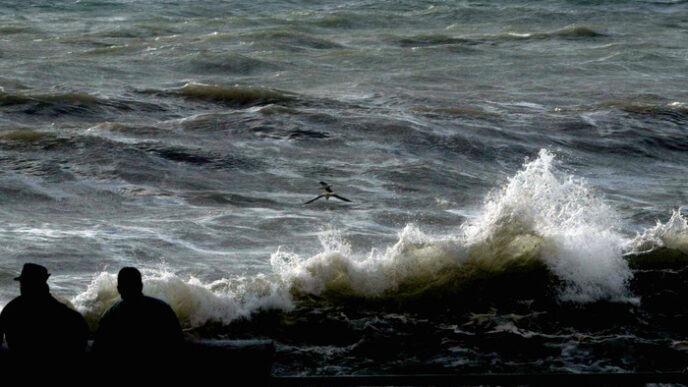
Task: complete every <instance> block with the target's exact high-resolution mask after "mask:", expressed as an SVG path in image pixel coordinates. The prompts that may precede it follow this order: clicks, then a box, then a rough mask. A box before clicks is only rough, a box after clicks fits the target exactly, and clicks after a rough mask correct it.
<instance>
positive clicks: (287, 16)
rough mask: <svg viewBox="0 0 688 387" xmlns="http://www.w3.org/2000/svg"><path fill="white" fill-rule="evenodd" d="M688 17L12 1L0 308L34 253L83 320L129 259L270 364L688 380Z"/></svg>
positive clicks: (573, 4) (163, 293) (516, 6)
mask: <svg viewBox="0 0 688 387" xmlns="http://www.w3.org/2000/svg"><path fill="white" fill-rule="evenodd" d="M687 15H688V3H687V2H685V1H616V2H596V1H537V2H535V1H520V2H498V1H495V2H487V3H484V2H459V1H393V2H392V1H373V0H369V1H347V2H340V1H337V2H320V1H319V2H314V1H313V2H311V1H289V2H287V1H254V2H244V1H219V0H202V1H201V0H196V1H163V0H146V1H128V0H113V1H76V2H75V1H45V0H33V1H13V0H10V1H4V2H3V4H2V5H0V166H1V170H0V191H1V192H0V216H1V217H2V220H3V222H2V226H1V227H0V263H1V265H0V301H1V303H2V304H5V303H6V302H8V301H9V300H10V299H11V298H12V297H13V296H14V295H16V294H17V292H18V290H17V288H16V283H14V281H12V278H13V277H14V276H15V275H16V273H17V272H18V271H19V270H20V267H21V265H22V264H23V263H24V262H28V261H33V262H39V263H42V264H44V265H46V266H48V267H49V269H50V270H51V272H52V273H53V275H52V277H51V282H50V284H51V287H52V289H53V293H55V294H58V295H62V296H63V297H65V298H67V299H70V300H71V302H72V303H73V304H74V305H75V307H77V308H78V309H79V310H80V311H81V312H82V313H84V314H85V315H86V316H87V318H88V320H89V322H90V323H91V324H93V326H94V327H95V324H96V323H97V319H98V316H99V315H100V314H101V313H102V312H103V311H104V310H105V309H106V308H107V307H108V305H109V304H111V303H112V302H113V301H114V300H115V299H116V298H117V293H116V289H115V273H116V272H117V270H118V269H119V268H120V267H121V266H123V265H136V266H139V267H141V268H143V269H144V274H145V276H146V281H145V286H146V287H145V291H146V292H147V293H149V294H151V295H154V296H157V297H160V298H163V299H165V300H166V301H168V302H169V303H170V304H171V305H172V306H173V307H174V309H175V310H176V311H177V313H178V315H179V317H180V319H182V322H183V324H184V325H185V327H186V328H188V329H189V330H188V335H189V336H190V337H203V338H270V339H273V340H274V341H275V343H276V345H277V348H278V353H277V361H276V364H275V368H274V371H275V372H276V373H278V374H353V373H360V374H369V373H388V372H393V373H416V372H463V371H470V372H484V371H490V372H519V371H526V372H537V371H576V372H597V371H600V372H618V371H655V370H666V371H671V370H677V369H681V368H683V367H685V365H686V363H688V342H687V340H688V337H687V336H688V330H687V329H686V319H687V317H686V316H687V313H688V309H687V303H686V301H685V300H686V296H687V295H688V287H687V286H688V285H687V284H688V269H687V268H686V266H687V265H688V256H687V254H688V221H687V219H686V217H685V214H684V213H682V206H684V205H686V204H687V202H688V194H687V193H686V192H687V191H686V188H685V187H686V186H687V183H688V174H687V173H686V172H687V171H688V168H687V167H686V165H687V164H686V161H688V152H687V151H688V136H686V134H688V132H687V125H688V17H687ZM319 181H326V182H328V183H330V184H332V186H333V187H334V189H335V190H336V191H337V192H338V193H339V194H341V195H342V196H344V197H348V198H350V199H352V200H353V202H352V203H345V202H339V201H336V199H331V200H329V201H324V200H320V201H317V202H314V203H312V204H309V205H304V204H303V203H304V202H306V201H307V200H310V199H312V198H313V197H315V196H316V195H318V194H320V193H321V190H320V187H319V184H318V182H319Z"/></svg>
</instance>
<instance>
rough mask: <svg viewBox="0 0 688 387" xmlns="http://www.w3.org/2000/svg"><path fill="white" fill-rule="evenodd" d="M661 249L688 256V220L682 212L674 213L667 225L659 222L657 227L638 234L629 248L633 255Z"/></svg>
mask: <svg viewBox="0 0 688 387" xmlns="http://www.w3.org/2000/svg"><path fill="white" fill-rule="evenodd" d="M659 247H666V248H669V249H673V250H679V251H681V252H682V253H684V254H688V219H686V217H685V216H683V215H681V212H680V211H673V213H672V214H671V218H670V219H669V221H667V222H666V223H662V222H660V221H657V224H656V225H655V227H653V228H651V229H648V230H645V231H644V232H643V233H640V234H638V235H637V236H636V237H635V238H634V239H633V240H632V241H630V242H629V243H628V247H627V248H628V250H629V251H630V252H632V253H640V252H645V251H650V250H653V249H656V248H659Z"/></svg>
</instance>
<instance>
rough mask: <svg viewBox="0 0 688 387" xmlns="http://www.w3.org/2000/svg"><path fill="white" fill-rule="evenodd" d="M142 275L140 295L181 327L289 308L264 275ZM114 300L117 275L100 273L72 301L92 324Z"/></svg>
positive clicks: (162, 272) (147, 272)
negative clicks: (163, 307)
mask: <svg viewBox="0 0 688 387" xmlns="http://www.w3.org/2000/svg"><path fill="white" fill-rule="evenodd" d="M142 274H143V282H144V289H143V290H144V294H146V295H148V296H152V297H156V298H159V299H161V300H163V301H165V302H167V303H168V304H169V305H170V306H171V307H172V309H174V311H175V313H176V314H177V317H179V320H180V321H181V322H182V325H183V326H185V327H200V326H203V325H205V324H207V323H223V324H228V323H230V322H231V321H233V320H235V319H238V318H247V317H250V315H251V314H252V313H254V312H256V311H259V310H263V309H281V310H290V309H291V308H292V307H293V304H292V301H291V299H290V297H289V294H288V292H285V291H283V289H281V288H280V282H279V281H274V280H272V279H269V278H268V277H267V276H265V275H258V276H256V277H253V278H238V279H232V280H230V279H221V280H218V281H215V282H211V283H203V282H202V281H200V280H198V279H196V278H190V279H186V280H185V279H182V278H181V277H179V276H177V275H175V274H173V273H170V272H168V271H166V270H154V269H144V270H142ZM118 300H119V294H118V293H117V274H113V273H107V272H103V273H100V274H99V275H98V276H96V277H95V278H94V280H93V281H92V282H91V284H90V286H89V287H88V289H87V290H86V291H85V292H83V293H82V294H80V295H78V296H77V297H76V298H75V299H74V300H72V303H73V304H74V305H75V307H76V308H77V309H78V310H79V311H81V312H82V313H83V314H84V315H85V317H86V320H87V321H88V323H89V325H90V326H91V327H95V326H96V325H97V321H98V320H99V319H100V316H102V314H103V313H104V312H105V311H106V310H107V308H109V307H110V306H111V305H112V304H114V303H115V302H117V301H118Z"/></svg>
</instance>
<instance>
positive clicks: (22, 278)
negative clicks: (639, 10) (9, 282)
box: [0, 263, 88, 360]
mask: <svg viewBox="0 0 688 387" xmlns="http://www.w3.org/2000/svg"><path fill="white" fill-rule="evenodd" d="M48 277H50V274H49V273H48V270H47V269H46V268H45V267H43V266H41V265H36V264H34V263H27V264H25V265H24V267H23V268H22V272H21V274H20V275H19V277H17V278H15V281H19V288H20V293H21V295H20V296H19V297H17V298H15V299H14V300H12V301H10V302H9V303H8V304H7V306H5V308H4V309H3V310H2V313H0V343H2V337H3V336H4V337H5V339H6V340H7V347H8V348H9V350H10V352H11V353H13V354H15V355H20V356H31V357H32V358H36V357H38V358H46V357H54V358H55V359H56V360H63V359H64V357H63V356H64V355H67V356H68V357H69V356H77V355H80V354H83V353H84V351H85V350H86V342H87V340H88V326H87V325H86V321H85V320H84V318H83V317H82V316H81V314H80V313H79V312H77V311H74V310H72V309H70V308H69V307H68V306H67V305H65V304H63V303H61V302H59V301H57V300H56V299H55V298H53V296H52V295H50V288H49V287H48V283H47V281H48Z"/></svg>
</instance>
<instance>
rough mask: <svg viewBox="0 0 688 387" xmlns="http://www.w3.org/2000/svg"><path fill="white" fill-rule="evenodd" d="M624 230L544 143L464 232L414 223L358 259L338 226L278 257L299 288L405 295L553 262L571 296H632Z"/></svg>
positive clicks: (281, 270) (284, 274)
mask: <svg viewBox="0 0 688 387" xmlns="http://www.w3.org/2000/svg"><path fill="white" fill-rule="evenodd" d="M615 230H616V217H615V216H614V214H613V212H612V211H611V210H610V209H609V208H608V207H607V206H606V205H605V204H604V203H603V202H602V201H601V200H600V199H598V198H597V197H595V196H594V194H593V193H592V192H591V191H590V189H589V188H588V187H587V185H586V183H585V181H583V180H581V179H576V178H574V177H571V176H561V177H560V176H558V175H557V174H556V173H555V171H554V157H553V155H552V154H551V153H549V152H548V151H545V150H543V151H541V152H540V156H539V158H537V159H536V160H534V161H532V162H529V163H527V164H526V165H525V167H524V169H523V170H522V171H520V172H519V173H518V174H516V176H514V177H512V178H511V179H510V180H509V183H508V184H507V185H505V186H504V187H503V188H502V189H500V190H498V191H495V192H494V193H492V194H491V195H489V197H488V200H487V201H486V203H485V204H484V207H483V210H482V211H481V214H480V215H479V216H478V217H476V218H474V219H472V220H469V221H468V222H467V223H465V224H463V225H462V226H461V227H460V228H459V229H458V230H457V232H456V234H455V235H449V236H439V237H438V236H430V235H427V234H425V233H423V232H422V231H420V230H419V229H418V228H417V227H415V226H413V225H409V226H407V227H406V228H405V229H404V230H403V231H402V232H401V233H400V234H399V241H398V242H397V243H396V244H395V245H394V246H392V247H389V248H387V249H386V250H384V251H379V250H373V251H371V252H370V253H369V254H368V255H366V256H363V257H357V256H356V255H355V254H353V253H352V251H351V248H350V246H348V245H347V244H346V243H345V242H343V241H342V240H341V238H340V237H338V236H337V235H338V234H337V233H334V234H332V235H328V236H327V237H324V239H323V241H322V242H323V246H324V251H323V252H321V253H319V254H316V255H315V256H312V257H310V258H306V259H303V258H301V257H299V256H298V255H296V254H293V253H288V252H284V251H281V250H280V251H278V252H276V253H275V254H273V256H272V258H271V263H272V266H273V268H274V270H275V271H276V272H277V273H278V274H279V275H280V277H281V278H282V279H283V280H284V281H286V282H287V283H288V284H289V286H290V288H291V289H292V291H294V292H295V293H297V294H298V293H306V294H316V295H319V294H326V295H327V294H331V293H335V294H340V293H342V294H345V295H351V296H360V297H373V298H376V297H390V296H391V297H398V296H399V294H398V292H400V291H402V292H411V293H414V294H416V293H417V292H418V291H419V290H420V291H422V290H423V289H426V290H427V289H429V288H430V286H429V285H430V284H449V283H451V284H454V285H456V284H459V285H465V284H466V283H469V282H471V281H473V280H475V279H476V277H478V278H484V277H485V276H487V277H496V276H499V275H503V274H505V273H509V272H510V271H512V270H514V269H515V268H525V269H526V270H536V269H537V268H538V267H539V266H540V265H544V266H545V267H546V268H547V270H548V271H549V272H551V273H552V274H553V275H554V276H556V280H557V282H559V283H560V284H561V285H560V286H561V288H560V289H559V291H558V294H559V299H560V300H562V301H574V302H593V301H599V300H612V301H620V300H628V299H629V297H630V292H629V291H628V288H627V283H628V281H629V280H630V278H631V277H632V274H631V271H630V269H629V267H628V264H627V262H626V261H625V260H624V258H623V255H622V245H623V242H624V239H623V238H622V236H621V235H620V234H619V233H618V232H617V231H615ZM460 287H461V286H460Z"/></svg>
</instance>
